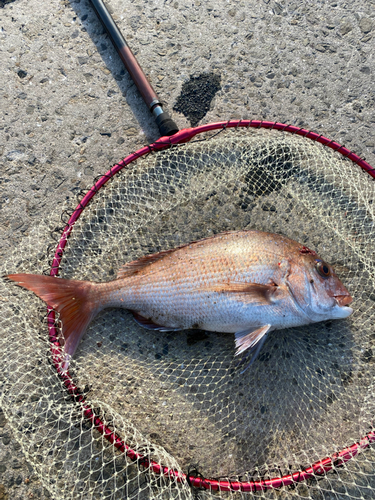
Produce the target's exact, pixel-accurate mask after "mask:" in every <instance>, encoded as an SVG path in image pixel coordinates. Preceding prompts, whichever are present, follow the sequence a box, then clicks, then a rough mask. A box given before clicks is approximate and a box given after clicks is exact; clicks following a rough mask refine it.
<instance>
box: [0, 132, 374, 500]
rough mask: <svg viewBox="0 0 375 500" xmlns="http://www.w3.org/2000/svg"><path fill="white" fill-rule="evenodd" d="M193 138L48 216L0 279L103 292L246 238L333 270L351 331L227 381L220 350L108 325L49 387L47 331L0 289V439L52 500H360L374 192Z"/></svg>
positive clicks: (272, 144)
mask: <svg viewBox="0 0 375 500" xmlns="http://www.w3.org/2000/svg"><path fill="white" fill-rule="evenodd" d="M203 138H204V139H205V140H201V139H202V137H201V136H197V137H196V138H195V139H193V141H192V142H190V143H187V144H176V145H171V146H170V147H168V148H167V149H163V148H162V147H161V146H158V147H155V148H151V149H150V150H149V152H148V154H144V155H143V156H142V157H140V158H138V159H135V158H136V157H138V156H139V154H135V155H133V156H132V157H131V158H130V160H132V161H131V162H130V163H129V164H128V165H126V166H124V168H122V169H120V168H114V169H112V170H111V172H110V174H109V175H108V176H107V177H106V178H104V180H102V181H101V183H100V182H99V183H98V184H97V185H96V188H95V189H94V190H92V191H91V192H90V193H91V194H92V195H93V196H92V198H91V200H90V202H89V203H88V204H87V206H86V205H85V203H86V202H85V203H83V204H82V205H80V206H79V207H78V210H76V211H75V212H74V213H73V219H71V222H72V221H74V224H70V225H68V226H66V225H65V223H64V224H63V228H61V227H60V226H61V220H60V215H61V214H60V213H52V214H47V213H46V214H45V216H44V220H43V223H42V224H41V225H40V226H39V227H36V228H34V230H33V231H30V234H29V236H28V237H27V238H25V239H24V241H23V242H22V244H21V245H20V246H19V248H18V249H17V251H15V252H14V253H13V254H12V255H10V256H9V257H8V259H7V261H6V262H4V263H2V266H1V274H2V275H5V274H9V273H16V272H17V273H19V272H27V273H43V272H45V273H48V274H49V273H50V272H51V265H52V273H57V272H58V274H59V276H61V277H64V278H73V279H81V280H92V281H108V280H112V279H114V278H115V276H116V274H117V270H118V269H119V267H121V266H122V265H123V264H124V263H125V262H128V261H131V260H135V259H137V258H139V257H141V256H143V255H147V254H149V253H155V252H159V251H161V250H166V249H169V248H174V247H176V246H178V245H181V244H183V243H187V242H190V241H193V240H197V239H201V238H204V237H208V236H211V235H213V234H216V233H219V232H222V231H226V230H240V229H259V230H262V231H271V232H275V233H281V234H284V235H286V236H288V237H289V238H292V239H294V240H297V241H298V242H301V243H303V244H304V245H306V246H308V247H309V248H311V249H313V250H315V251H316V252H317V253H318V254H319V255H320V256H321V257H322V258H323V259H324V260H326V261H327V262H329V263H331V264H332V265H333V266H334V268H335V270H336V272H337V274H338V276H339V278H340V279H341V281H342V282H343V283H344V284H345V286H346V287H347V288H348V290H349V292H350V294H351V295H352V296H353V298H354V302H353V306H352V307H353V309H354V313H353V314H352V316H350V317H349V318H348V319H346V320H341V321H327V322H324V323H318V324H315V325H311V326H304V327H299V328H293V329H287V330H282V331H281V330H280V331H274V332H272V334H271V335H270V336H269V339H268V340H267V342H266V344H265V346H264V347H263V349H262V352H261V355H260V356H259V358H258V360H257V361H256V362H255V363H254V365H253V366H252V367H251V369H249V370H248V371H247V372H245V373H244V374H241V370H242V368H241V367H237V366H236V361H235V360H234V352H235V345H234V338H233V334H219V333H212V332H204V331H185V332H172V333H161V332H152V331H148V330H145V329H143V328H142V327H140V326H138V325H137V324H136V323H135V321H134V320H133V317H132V315H131V313H129V312H128V311H126V310H120V309H108V310H105V311H103V312H102V313H101V314H99V315H98V316H97V317H96V319H95V320H94V321H93V322H92V323H91V325H90V327H89V329H88V332H87V334H86V336H85V338H84V340H83V342H82V343H81V344H80V346H79V348H78V351H77V353H76V355H75V356H74V358H73V360H72V362H71V368H70V377H67V378H65V379H64V378H61V377H60V376H59V374H58V372H57V370H56V367H55V366H54V359H55V358H56V356H58V352H57V351H58V350H57V348H56V346H55V347H54V348H53V349H52V351H51V343H50V339H49V333H50V336H51V338H52V340H53V332H55V333H56V330H58V326H57V327H56V328H55V327H54V326H52V324H53V314H50V315H49V316H48V317H47V315H46V309H45V306H44V303H43V302H41V301H40V300H39V299H38V298H37V297H36V296H35V295H34V294H32V293H31V292H28V291H26V290H23V289H21V288H19V287H16V286H14V285H13V284H10V283H7V282H5V281H1V283H0V327H1V332H2V335H1V336H0V353H1V354H0V356H1V361H2V370H1V374H0V377H1V383H2V384H3V394H2V399H1V406H2V408H3V409H4V412H5V414H6V417H7V418H8V419H9V422H10V425H11V427H12V430H13V432H14V435H15V437H16V439H17V440H18V441H19V442H20V444H21V446H22V450H23V452H24V453H25V455H26V457H27V459H28V460H29V461H30V462H31V464H32V465H33V466H34V467H35V470H36V472H37V473H38V474H39V475H40V479H41V481H42V482H43V484H44V486H45V487H46V488H47V489H48V490H49V491H50V492H51V494H52V495H53V498H56V499H70V498H82V499H91V498H92V499H102V498H105V499H120V498H138V499H148V498H152V499H154V498H160V499H170V498H184V499H185V498H186V499H187V498H191V499H192V498H194V495H197V494H198V495H199V498H245V497H248V493H245V491H256V493H255V494H256V495H257V496H259V497H262V498H266V499H268V498H292V497H296V498H300V497H304V498H311V499H323V498H324V499H331V498H339V499H341V498H367V497H368V496H369V495H370V497H371V494H372V493H373V490H371V488H374V487H375V454H374V450H373V449H372V448H371V443H372V442H373V441H374V440H375V435H374V432H373V431H374V415H375V403H374V389H375V387H374V386H375V384H374V375H375V335H374V326H373V325H374V309H375V294H374V280H375V260H374V253H375V250H374V248H375V245H374V243H375V231H374V220H375V214H374V206H373V200H374V183H373V179H372V177H370V175H369V174H368V173H367V172H365V171H364V170H363V168H361V167H360V166H358V165H357V164H355V163H354V162H353V161H351V160H350V159H348V158H345V157H344V156H343V155H342V154H340V152H341V151H340V152H334V151H333V150H332V149H330V148H327V147H325V146H323V145H321V144H319V143H317V142H313V141H310V140H308V139H306V138H303V137H299V136H297V135H291V134H288V133H286V132H282V131H277V130H252V129H246V130H239V129H236V130H223V131H222V132H221V133H220V134H218V135H217V136H216V137H213V138H208V137H204V136H203ZM198 139H199V140H198ZM157 149H161V150H160V151H157ZM334 149H338V148H334ZM145 151H146V150H143V152H145ZM142 154H143V153H142ZM130 160H129V161H130ZM125 163H127V162H125ZM125 163H124V164H125ZM368 167H369V166H368ZM117 170H118V171H117ZM99 184H100V185H99ZM99 188H100V189H99ZM91 194H90V196H91ZM73 208H74V207H73ZM67 209H68V212H69V214H71V213H72V212H73V209H72V207H67ZM67 219H69V217H67ZM61 235H63V236H61ZM55 239H57V241H60V243H59V246H58V245H57V244H56V243H55V241H54V240H55ZM57 246H58V250H57V252H56V247H57ZM56 319H57V318H56ZM57 324H58V323H57ZM51 332H52V333H51ZM69 391H70V393H69ZM72 394H73V395H74V397H72ZM90 412H91V413H90ZM99 431H101V432H99ZM105 435H107V436H105ZM108 438H109V439H108ZM324 459H326V461H324ZM324 465H326V467H324ZM283 477H289V479H290V480H289V482H288V481H286V480H285V481H284V482H283V481H281V482H280V480H279V479H280V478H283ZM194 478H196V479H194ZM209 479H212V482H211V483H210V482H209V481H208V480H209ZM206 480H207V481H206ZM300 481H302V482H300ZM282 484H284V485H288V484H289V486H283V487H281V486H282ZM194 485H195V486H198V487H199V490H198V489H195V488H193V489H192V486H194ZM244 485H248V486H246V487H245V486H244ZM290 485H291V486H290ZM225 490H228V491H225ZM235 490H240V491H235ZM241 490H243V491H241ZM371 492H372V493H371Z"/></svg>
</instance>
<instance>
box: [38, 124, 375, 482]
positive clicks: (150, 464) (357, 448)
mask: <svg viewBox="0 0 375 500" xmlns="http://www.w3.org/2000/svg"><path fill="white" fill-rule="evenodd" d="M227 128H236V129H237V128H259V129H260V128H263V129H268V130H269V129H272V130H279V131H282V132H288V133H291V134H295V135H299V136H302V137H304V138H306V139H310V140H313V141H315V142H318V143H320V144H322V145H324V146H326V147H329V148H331V149H333V150H334V151H336V152H338V153H340V154H341V155H342V156H344V157H345V158H348V159H350V160H351V161H352V162H353V163H355V164H357V165H358V166H360V167H361V168H362V169H363V170H364V171H365V172H367V173H368V174H369V175H370V176H371V177H372V178H375V169H374V168H373V167H372V166H371V165H370V164H369V163H367V162H366V160H364V159H363V158H361V157H359V156H358V155H357V154H355V153H354V152H352V151H350V150H349V149H348V148H346V147H345V146H343V145H340V144H339V143H338V142H336V141H333V140H331V139H328V138H327V137H325V136H323V135H321V134H318V133H316V132H312V131H309V130H307V129H303V128H300V127H297V126H295V125H288V124H284V123H280V122H271V121H263V120H229V121H222V122H215V123H209V124H205V125H201V126H198V127H195V128H187V129H183V130H180V131H179V132H177V133H176V134H174V135H173V136H169V137H161V138H160V139H158V140H157V141H155V142H154V143H153V144H150V145H148V146H144V147H143V148H141V149H139V150H138V151H136V152H134V153H132V154H130V155H129V156H127V157H126V158H124V160H122V161H121V162H119V163H117V164H115V165H114V166H113V167H111V168H110V169H109V170H108V172H106V173H105V174H104V175H102V176H100V177H99V178H98V180H97V181H96V182H95V183H94V185H93V186H92V187H91V188H90V189H89V190H88V191H87V193H86V194H85V195H84V196H83V198H82V199H81V200H80V201H79V204H78V206H77V207H76V208H75V210H74V211H73V213H72V214H71V215H70V217H69V220H68V222H67V223H66V226H65V227H64V229H63V232H62V234H61V238H60V240H59V242H58V245H57V249H56V251H55V254H54V258H53V261H52V263H51V269H50V271H49V274H50V276H57V275H58V272H59V268H60V263H61V260H62V256H63V252H64V248H65V246H66V244H67V240H68V238H69V236H70V233H71V231H72V229H73V226H74V223H75V222H76V221H77V220H78V218H79V217H80V215H81V214H82V212H83V210H84V209H85V207H86V206H87V205H88V203H89V202H90V200H91V199H92V198H93V197H94V196H95V194H97V192H98V191H99V190H100V189H101V188H102V187H103V186H104V185H105V184H106V183H107V182H108V181H109V180H110V179H111V178H112V177H113V176H114V175H116V174H117V173H118V172H120V171H121V170H122V169H123V168H124V167H125V166H127V165H129V164H130V163H132V162H133V161H135V160H137V159H138V158H141V157H142V156H144V155H146V154H148V153H152V152H156V151H161V150H163V149H166V148H169V147H171V146H173V145H178V144H181V143H185V142H188V141H190V140H191V139H193V138H194V137H195V136H196V135H198V134H202V133H204V132H209V131H215V130H217V131H218V132H217V134H218V133H220V132H221V131H223V130H225V129H227ZM217 134H215V135H217ZM198 140H207V139H198ZM208 140H209V139H208ZM55 320H56V317H55V312H54V311H53V310H52V309H51V308H49V307H48V308H47V324H48V329H49V341H50V346H51V355H52V362H53V365H54V367H55V369H56V371H57V373H58V375H59V376H60V378H61V379H62V381H63V383H64V385H65V387H66V389H67V391H68V392H69V394H70V396H71V397H72V398H73V399H74V400H75V401H76V402H77V403H79V404H80V405H81V408H82V411H83V415H84V416H85V418H86V419H87V420H89V421H90V422H91V423H92V424H93V425H94V426H95V428H96V430H97V431H98V432H99V433H100V434H102V435H103V437H105V438H106V439H107V440H108V441H109V442H110V443H111V444H112V445H113V446H115V447H116V448H117V449H118V450H119V451H121V452H122V453H125V454H126V455H127V457H128V458H129V459H130V460H132V461H134V462H136V463H137V465H139V466H142V467H144V468H149V469H150V470H152V472H153V473H155V474H158V475H163V476H164V477H166V478H170V479H174V480H175V481H177V482H181V483H182V482H188V484H189V485H191V486H193V487H195V488H203V489H205V490H212V491H241V492H255V491H264V490H268V489H277V488H281V487H282V486H291V485H294V484H296V483H300V482H303V481H306V480H308V479H311V478H313V477H314V476H316V475H320V476H321V475H324V474H325V473H327V472H329V471H330V470H332V469H334V468H336V467H340V466H343V465H344V464H345V463H346V462H348V461H349V460H351V459H352V458H354V457H355V456H356V455H357V454H358V453H359V452H361V451H363V450H364V449H366V448H368V447H369V446H370V445H371V444H372V443H375V431H370V432H368V433H367V434H366V435H365V436H364V437H362V438H361V439H360V440H359V441H357V442H356V443H353V444H352V445H351V446H348V447H346V448H344V449H342V450H341V451H339V452H336V453H334V454H333V455H332V456H330V457H325V458H323V459H321V460H318V461H316V462H314V463H313V464H312V465H311V466H309V467H306V468H302V469H301V470H298V471H295V472H292V473H290V474H287V475H284V476H280V477H276V478H269V479H259V480H251V481H231V480H229V479H225V480H220V479H209V478H204V477H202V476H201V475H193V474H189V473H188V474H185V473H183V472H180V471H178V470H175V469H170V468H169V467H167V466H163V465H160V464H159V463H157V462H154V461H153V460H151V459H150V458H148V457H146V456H144V455H142V454H141V453H138V452H137V451H136V450H133V449H132V448H131V447H130V446H128V445H127V444H126V443H125V442H124V441H123V440H122V439H121V438H120V437H119V436H118V435H117V434H116V432H115V431H113V430H112V429H111V428H110V427H108V426H107V425H106V424H105V423H104V422H103V420H102V419H101V418H100V417H99V416H97V415H95V412H94V410H93V409H92V408H91V406H90V404H89V403H87V402H86V400H85V397H84V395H83V394H82V393H81V391H80V390H79V388H78V387H77V386H76V384H75V383H74V381H73V379H72V377H71V376H70V374H69V371H68V372H67V373H64V372H63V371H62V368H61V366H62V353H61V347H60V343H59V340H58V331H57V327H56V321H55Z"/></svg>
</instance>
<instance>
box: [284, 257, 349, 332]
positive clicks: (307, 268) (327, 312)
mask: <svg viewBox="0 0 375 500" xmlns="http://www.w3.org/2000/svg"><path fill="white" fill-rule="evenodd" d="M303 248H305V247H303ZM288 284H289V290H290V292H291V294H292V295H293V297H294V299H295V301H296V302H297V303H298V305H299V307H300V308H301V309H302V310H303V312H304V313H305V314H306V315H307V316H308V317H309V319H310V320H311V321H312V322H317V321H325V320H328V319H341V318H347V317H348V316H350V315H351V313H352V312H353V309H352V308H351V307H348V305H349V304H351V303H352V302H353V299H352V297H351V295H350V293H349V292H348V290H347V289H346V287H345V286H344V285H343V284H342V282H341V281H340V279H339V277H338V276H337V274H336V273H335V271H334V269H333V267H332V266H331V265H330V264H328V263H327V262H325V261H324V260H323V259H320V258H319V257H318V255H317V254H316V253H315V252H311V253H308V254H307V253H306V254H303V253H302V254H301V253H300V255H299V258H298V259H297V262H294V263H293V265H292V266H291V272H290V275H289V277H288Z"/></svg>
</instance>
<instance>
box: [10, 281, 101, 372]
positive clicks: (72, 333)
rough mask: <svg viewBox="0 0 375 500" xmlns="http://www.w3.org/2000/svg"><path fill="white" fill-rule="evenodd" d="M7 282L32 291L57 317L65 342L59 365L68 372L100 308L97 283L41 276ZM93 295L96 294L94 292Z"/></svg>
mask: <svg viewBox="0 0 375 500" xmlns="http://www.w3.org/2000/svg"><path fill="white" fill-rule="evenodd" d="M7 278H8V279H10V280H12V281H15V282H16V283H17V285H19V286H21V287H23V288H26V289H27V290H31V291H32V292H34V293H35V294H36V295H37V296H38V297H39V298H41V299H42V300H44V302H45V303H46V304H47V305H48V306H49V307H51V308H52V309H54V310H55V311H57V312H58V313H59V314H60V320H61V323H62V334H63V337H64V340H65V344H64V353H65V359H64V361H63V364H62V369H63V371H64V372H66V371H67V369H68V366H69V361H70V359H71V357H72V356H73V355H74V353H75V351H76V349H77V347H78V344H79V342H80V340H81V338H82V336H83V334H84V333H85V331H86V329H87V327H88V325H89V323H90V322H91V320H92V319H93V317H94V316H95V315H96V314H97V313H98V312H99V310H101V309H102V307H99V302H98V299H99V295H98V291H97V287H98V285H99V284H98V283H91V282H89V281H78V280H69V279H62V278H55V277H53V276H42V275H38V274H9V275H8V276H7ZM95 292H96V293H95Z"/></svg>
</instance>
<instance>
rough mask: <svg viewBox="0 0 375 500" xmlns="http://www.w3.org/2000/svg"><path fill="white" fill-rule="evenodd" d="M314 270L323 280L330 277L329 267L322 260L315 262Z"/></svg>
mask: <svg viewBox="0 0 375 500" xmlns="http://www.w3.org/2000/svg"><path fill="white" fill-rule="evenodd" d="M316 270H317V271H318V273H319V274H320V276H322V277H323V278H329V276H331V270H330V268H329V266H328V265H327V264H326V263H325V262H323V261H322V260H318V261H317V262H316Z"/></svg>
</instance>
